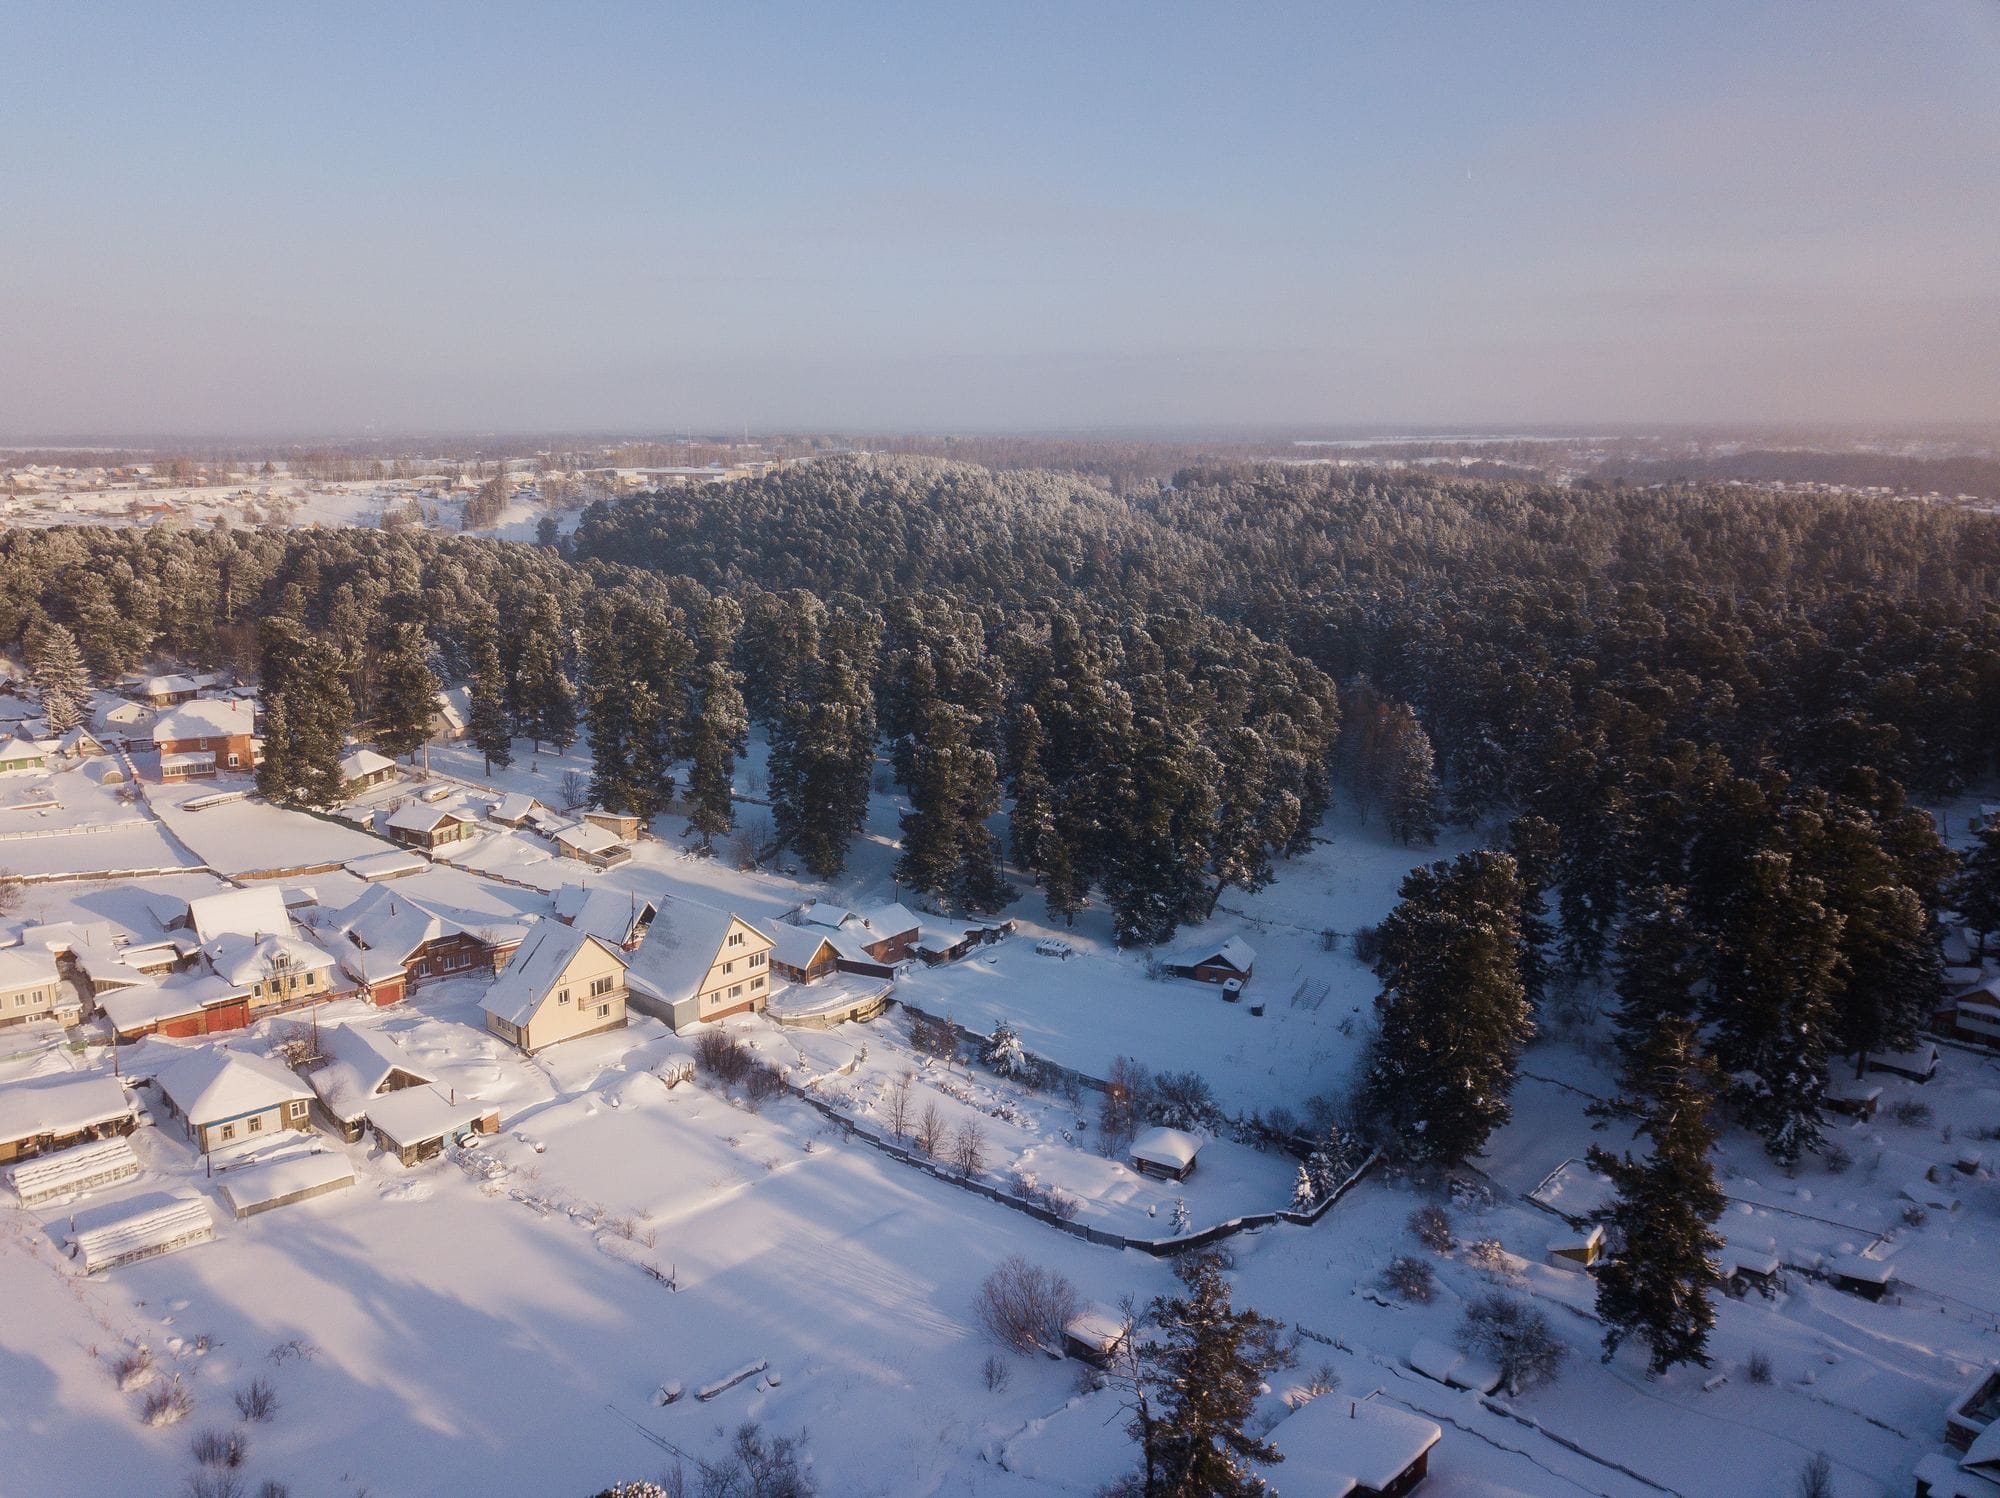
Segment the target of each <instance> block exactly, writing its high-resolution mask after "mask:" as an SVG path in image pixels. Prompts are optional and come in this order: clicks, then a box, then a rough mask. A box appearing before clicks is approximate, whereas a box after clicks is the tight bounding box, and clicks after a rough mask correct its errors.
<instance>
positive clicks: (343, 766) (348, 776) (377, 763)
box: [340, 749, 396, 796]
mask: <svg viewBox="0 0 2000 1498" xmlns="http://www.w3.org/2000/svg"><path fill="white" fill-rule="evenodd" d="M395 778H396V762H395V761H394V760H393V759H391V758H389V756H388V755H386V754H377V753H376V752H375V751H374V750H373V749H356V750H354V751H353V752H352V753H350V754H348V755H346V756H345V757H344V758H343V759H342V760H341V761H340V784H341V788H342V789H343V790H345V791H346V792H347V794H348V795H350V796H352V795H356V794H357V793H359V792H361V791H365V790H367V789H368V787H369V786H371V785H380V784H381V783H382V782H383V781H385V780H393V779H395Z"/></svg>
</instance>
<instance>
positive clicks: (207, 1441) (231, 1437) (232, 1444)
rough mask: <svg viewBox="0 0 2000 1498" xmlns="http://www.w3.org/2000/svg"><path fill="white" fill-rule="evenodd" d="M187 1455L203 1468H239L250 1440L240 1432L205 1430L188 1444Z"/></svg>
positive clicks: (248, 1451)
mask: <svg viewBox="0 0 2000 1498" xmlns="http://www.w3.org/2000/svg"><path fill="white" fill-rule="evenodd" d="M188 1454H189V1455H190V1456H192V1457H193V1458H194V1459H195V1461H196V1462H198V1463H200V1464H201V1465H202V1466H204V1467H229V1468H235V1467H240V1466H242V1465H243V1458H244V1457H246V1456H248V1455H249V1454H250V1440H249V1437H247V1436H245V1435H244V1434H243V1432H241V1431H240V1430H205V1431H203V1432H202V1433H201V1434H200V1435H198V1436H196V1437H195V1438H194V1439H193V1440H192V1441H190V1442H189V1443H188Z"/></svg>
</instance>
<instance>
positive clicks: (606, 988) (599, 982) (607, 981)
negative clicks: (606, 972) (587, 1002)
mask: <svg viewBox="0 0 2000 1498" xmlns="http://www.w3.org/2000/svg"><path fill="white" fill-rule="evenodd" d="M615 987H617V980H616V979H614V978H592V979H591V980H590V996H591V997H592V998H593V999H594V998H596V997H597V996H598V995H599V994H602V993H610V992H611V990H612V989H613V988H615Z"/></svg>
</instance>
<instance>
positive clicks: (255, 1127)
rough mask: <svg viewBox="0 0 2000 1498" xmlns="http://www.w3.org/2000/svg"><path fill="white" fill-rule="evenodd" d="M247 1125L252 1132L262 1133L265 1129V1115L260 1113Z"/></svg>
mask: <svg viewBox="0 0 2000 1498" xmlns="http://www.w3.org/2000/svg"><path fill="white" fill-rule="evenodd" d="M247 1127H248V1128H249V1130H250V1132H251V1133H253V1134H261V1133H262V1132H263V1131H264V1116H263V1115H262V1114H261V1113H260V1114H259V1115H258V1116H257V1117H255V1118H253V1119H251V1120H250V1122H249V1124H248V1126H247Z"/></svg>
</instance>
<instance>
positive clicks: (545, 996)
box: [483, 921, 625, 1051]
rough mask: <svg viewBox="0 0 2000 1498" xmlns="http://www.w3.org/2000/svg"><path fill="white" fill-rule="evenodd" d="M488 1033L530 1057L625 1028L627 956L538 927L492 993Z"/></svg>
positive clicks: (564, 929) (596, 941) (584, 937)
mask: <svg viewBox="0 0 2000 1498" xmlns="http://www.w3.org/2000/svg"><path fill="white" fill-rule="evenodd" d="M483 1007H484V1008H485V1010H486V1028H487V1029H489V1030H491V1031H492V1032H493V1033H494V1034H495V1035H498V1036H499V1037H500V1038H501V1039H502V1040H505V1041H507V1042H509V1043H510V1044H513V1045H517V1046H519V1047H520V1048H521V1049H522V1050H524V1051H539V1050H541V1049H542V1047H544V1046H550V1045H554V1044H556V1043H557V1042H558V1041H563V1040H574V1039H576V1037H577V1036H579V1035H595V1034H596V1033H597V1032H598V1031H600V1030H616V1029H618V1028H620V1027H621V1026H623V1025H624V1023H625V954H624V953H623V952H621V951H619V950H618V948H616V947H614V946H613V945H611V943H609V942H607V941H605V940H604V939H603V938H601V937H596V936H592V935H591V934H590V933H589V932H588V931H579V930H577V929H576V928H575V927H573V926H565V925H563V924H562V923H561V922H560V921H537V922H535V924H534V925H533V926H531V927H530V928H529V929H528V935H527V938H526V940H524V941H523V942H522V943H521V947H520V950H519V951H517V952H516V953H515V954H514V956H513V958H512V960H510V961H509V962H508V964H507V968H506V971H504V972H503V973H501V974H500V976H499V978H498V979H497V980H495V982H494V984H493V986H492V987H491V988H489V989H488V990H487V991H486V998H485V1000H484V1004H483Z"/></svg>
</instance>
